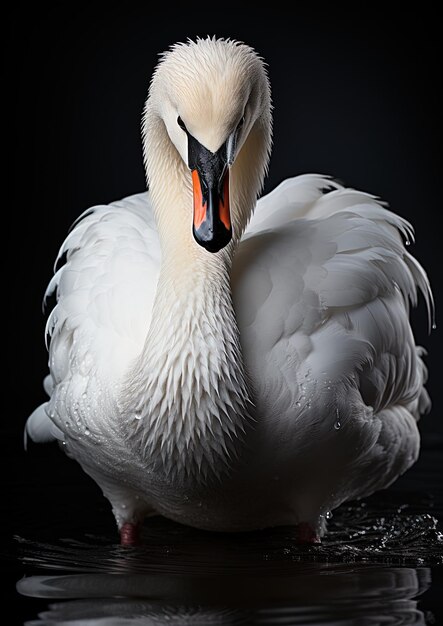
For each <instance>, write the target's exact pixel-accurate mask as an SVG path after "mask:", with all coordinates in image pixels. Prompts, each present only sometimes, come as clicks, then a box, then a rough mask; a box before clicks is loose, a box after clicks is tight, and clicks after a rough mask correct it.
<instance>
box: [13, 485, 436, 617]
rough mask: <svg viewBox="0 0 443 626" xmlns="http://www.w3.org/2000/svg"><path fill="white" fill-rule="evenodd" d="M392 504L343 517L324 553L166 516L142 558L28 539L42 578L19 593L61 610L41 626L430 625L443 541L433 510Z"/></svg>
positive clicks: (355, 509) (24, 583)
mask: <svg viewBox="0 0 443 626" xmlns="http://www.w3.org/2000/svg"><path fill="white" fill-rule="evenodd" d="M389 498H390V501H389V503H388V502H386V501H385V502H383V501H382V500H380V497H378V499H377V500H376V501H374V500H373V501H369V504H368V503H365V502H362V503H354V504H351V505H346V506H343V507H341V508H340V509H339V510H338V511H336V512H334V517H333V519H332V520H330V524H329V533H328V535H327V537H326V538H325V540H324V541H323V543H322V544H321V545H320V546H299V545H297V544H296V543H295V542H294V530H293V529H292V528H278V529H271V530H267V531H263V532H256V533H244V534H237V535H236V534H230V535H226V534H215V533H207V532H202V531H197V530H194V529H192V528H188V527H185V526H181V525H179V524H174V523H173V522H169V521H168V520H165V519H163V518H153V519H151V520H149V522H148V523H147V524H146V526H145V529H144V537H143V538H144V546H142V547H140V548H121V547H120V546H115V545H114V546H113V545H110V539H109V537H97V536H94V537H89V538H88V539H87V540H86V541H82V542H80V541H74V540H64V541H59V542H58V543H57V544H54V543H51V544H47V543H37V542H32V541H28V540H24V539H19V538H17V539H18V544H19V548H20V550H21V555H20V559H21V561H22V563H23V564H24V565H25V566H26V567H27V568H28V573H29V568H32V570H33V572H32V573H35V574H38V575H32V576H28V577H26V578H22V579H21V580H20V581H19V582H18V583H17V589H18V591H19V593H20V594H22V596H30V597H33V598H47V599H49V600H50V601H51V604H50V606H49V608H48V609H47V610H45V611H44V612H43V613H40V616H39V617H40V619H38V620H36V621H32V622H28V624H33V625H35V626H43V625H44V624H47V625H48V626H49V625H51V626H52V625H54V624H65V623H66V624H70V625H71V626H72V624H74V623H75V625H76V626H91V625H92V624H94V625H100V626H108V625H110V626H117V625H119V626H126V625H135V624H146V625H149V624H174V623H175V624H195V625H197V626H199V625H202V624H207V625H208V626H210V625H213V624H214V625H215V624H227V625H228V624H232V625H237V624H275V625H276V626H278V625H279V624H281V625H283V624H285V625H288V624H307V623H309V624H311V625H315V624H329V625H337V626H345V625H352V626H353V625H354V624H358V625H360V624H364V626H371V625H376V624H377V625H379V624H384V623H395V624H425V623H426V620H425V616H424V615H423V612H422V611H421V610H419V608H417V600H416V598H417V597H419V596H420V594H422V593H423V592H424V591H426V590H427V588H428V587H429V586H430V584H431V570H430V569H429V566H433V565H437V564H439V563H440V564H441V563H442V561H443V559H442V553H443V552H442V547H443V543H442V535H441V533H440V532H439V530H438V528H437V522H436V520H435V518H434V517H433V516H431V515H430V514H428V513H423V512H422V511H423V508H424V507H421V508H420V510H421V512H417V510H415V509H414V507H413V506H412V505H410V504H409V505H407V506H406V505H404V504H398V503H397V504H396V502H395V497H393V495H392V493H391V494H390V495H389ZM402 501H403V502H404V500H402ZM425 510H426V509H425ZM36 570H37V571H36ZM44 570H46V571H48V570H52V572H54V575H42V573H43V571H44ZM55 572H56V573H55ZM62 573H63V575H61V574H62ZM54 602H55V604H53V603H54Z"/></svg>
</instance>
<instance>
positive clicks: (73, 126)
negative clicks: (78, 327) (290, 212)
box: [2, 3, 442, 479]
mask: <svg viewBox="0 0 443 626" xmlns="http://www.w3.org/2000/svg"><path fill="white" fill-rule="evenodd" d="M146 4H147V5H148V4H152V3H146ZM60 6H63V11H62V10H59V9H55V8H54V9H50V8H41V7H38V9H36V8H34V9H29V8H27V9H26V10H25V9H22V8H20V7H19V8H18V9H16V10H15V12H14V13H13V14H12V15H11V16H10V19H9V21H8V22H7V29H8V32H9V34H10V38H9V40H8V42H9V45H8V48H7V50H8V53H7V57H6V73H5V75H4V79H5V78H6V77H8V78H10V83H9V85H10V86H9V85H8V89H7V90H6V92H4V96H3V98H4V101H5V103H6V104H8V105H10V108H9V111H8V113H7V116H6V117H4V118H3V125H4V128H3V131H4V133H5V136H8V137H9V138H10V147H9V148H8V150H7V151H6V156H7V160H8V163H9V165H10V167H11V171H10V174H9V175H8V177H7V179H6V181H5V183H4V188H5V189H7V191H8V196H9V199H8V201H7V207H6V208H7V211H6V214H7V215H8V216H9V219H10V220H11V222H12V223H11V225H10V226H9V228H8V229H7V230H6V232H4V233H3V240H4V243H7V244H8V256H7V260H6V261H5V263H6V265H5V266H4V275H5V276H8V277H11V276H13V282H12V286H11V292H10V293H12V297H11V298H10V303H11V306H12V311H11V313H10V317H9V321H8V322H6V326H5V331H4V334H5V335H6V336H7V338H8V339H9V340H10V342H11V356H10V357H8V358H7V365H8V370H9V373H10V381H9V383H8V387H7V389H6V390H5V397H6V399H7V405H8V410H7V411H6V412H4V414H3V416H2V428H3V429H5V430H6V433H5V438H4V439H3V444H4V446H5V449H6V453H7V454H10V455H11V456H12V457H14V459H15V460H18V462H19V467H20V468H21V469H20V470H19V471H23V472H26V471H28V472H29V471H31V472H32V471H33V470H32V464H30V463H29V459H26V460H25V457H24V453H22V451H21V450H22V448H21V441H22V429H23V424H24V421H25V419H26V417H27V415H28V414H29V413H30V412H31V411H32V409H33V408H34V407H35V406H36V405H37V404H38V403H40V402H42V401H43V400H44V399H45V395H44V393H43V390H42V387H41V381H42V378H43V376H44V374H45V372H46V361H47V355H46V351H45V347H44V341H43V329H44V318H43V316H42V314H41V309H40V303H41V298H42V294H43V291H44V289H45V286H46V284H47V282H48V280H49V278H50V276H51V268H52V263H53V261H54V258H55V256H56V254H57V251H58V248H59V246H60V244H61V242H62V240H63V238H64V236H65V234H66V232H67V230H68V227H69V226H70V224H71V223H72V221H73V220H74V219H75V218H76V216H78V215H79V213H80V212H81V211H83V210H84V209H85V208H87V207H88V206H91V205H93V204H97V203H106V202H109V201H111V200H115V199H118V198H120V197H122V196H125V195H128V194H132V193H135V192H139V191H142V190H143V189H144V185H145V183H144V174H143V169H142V158H141V141H140V133H139V128H140V115H141V110H142V106H143V102H144V99H145V97H146V93H147V88H148V82H149V79H150V75H151V72H152V70H153V68H154V66H155V63H156V59H157V54H158V53H159V52H161V51H163V50H165V49H166V48H167V47H168V46H169V45H170V44H171V43H173V42H175V41H179V40H184V39H186V38H187V37H194V36H195V35H202V36H204V35H206V34H211V35H212V34H217V35H218V36H225V37H232V38H237V39H241V40H244V41H246V42H247V43H249V44H250V45H252V46H253V47H255V48H256V49H257V50H258V51H259V52H260V53H261V55H262V56H263V57H264V58H265V59H266V61H267V62H268V64H269V73H270V77H271V81H272V88H273V102H274V106H275V116H274V117H275V125H274V128H275V133H274V151H273V157H272V161H271V169H270V175H269V179H268V182H267V189H268V190H269V189H271V188H273V187H274V186H275V185H276V184H277V183H278V182H280V181H281V180H282V179H284V178H286V177H288V176H291V175H295V174H299V173H303V172H311V171H312V172H320V173H329V174H332V175H333V176H335V177H337V178H339V179H340V180H342V181H343V182H345V183H346V184H348V185H350V186H353V187H356V188H359V189H363V190H365V191H371V192H373V193H376V194H378V195H380V196H381V197H382V198H384V199H385V200H387V201H388V202H389V204H390V205H391V207H392V208H393V209H394V210H396V211H397V212H399V213H400V214H401V215H403V216H404V217H406V218H407V219H409V220H410V221H411V222H412V223H413V224H414V225H415V227H416V235H417V243H416V245H415V246H413V247H412V248H411V251H412V252H413V253H414V254H415V255H416V256H417V257H418V258H419V260H420V261H421V262H422V263H423V265H424V266H425V268H426V269H427V271H428V273H429V275H430V278H431V281H432V284H433V286H434V290H435V295H436V297H437V313H438V311H439V307H438V299H439V296H440V293H439V290H438V287H439V275H438V273H437V272H438V271H439V266H440V267H441V262H439V261H438V255H439V251H440V246H441V241H440V240H441V236H440V234H439V232H438V230H439V229H438V227H437V226H436V218H437V214H438V213H439V212H440V210H441V208H440V200H439V199H440V187H439V175H438V173H437V156H438V154H439V153H440V151H441V145H442V143H441V140H442V137H441V132H440V131H441V126H440V117H441V110H442V109H441V101H439V98H438V96H439V93H438V88H439V79H440V71H439V68H440V64H439V59H438V46H437V41H438V32H437V24H438V20H437V19H436V18H435V16H433V15H432V14H429V13H426V11H423V14H426V17H417V15H415V14H413V13H412V12H411V13H409V12H408V11H407V9H406V8H405V7H403V8H402V9H401V13H400V14H399V15H397V16H396V17H395V19H389V18H388V17H387V16H386V15H385V14H384V13H383V12H379V11H376V10H375V9H374V11H373V12H371V11H369V10H368V9H364V8H363V7H362V5H361V4H360V5H358V6H356V8H355V13H353V12H349V13H346V14H344V13H340V12H338V10H334V11H333V10H332V9H329V10H327V11H326V12H325V11H324V10H323V9H322V10H321V11H320V10H318V11H317V12H314V11H308V10H307V9H306V8H303V7H302V6H298V5H297V6H294V7H293V10H292V11H291V12H290V13H285V12H281V11H278V10H276V9H275V10H272V8H270V9H269V10H268V11H266V12H265V11H264V10H263V9H259V8H257V7H255V8H253V7H252V6H251V7H250V8H248V9H246V8H245V9H241V8H239V7H238V6H237V7H236V6H235V5H232V4H229V3H218V4H217V3H213V4H211V5H210V6H209V5H208V4H206V5H196V4H193V3H187V4H184V5H182V6H181V7H180V8H178V7H174V6H173V5H170V4H165V9H164V10H163V9H159V8H158V9H156V10H151V9H149V8H148V7H146V8H144V9H136V8H131V7H130V6H128V7H126V6H125V5H124V4H123V3H120V8H119V9H117V8H110V7H108V8H105V7H99V6H98V5H96V4H94V3H89V5H88V6H83V5H82V4H81V3H75V4H74V3H72V4H71V5H69V4H66V3H62V4H60ZM440 308H441V307H440ZM413 317H414V325H415V329H416V335H417V338H418V340H419V342H420V343H422V344H423V345H425V346H426V347H427V348H428V350H429V358H428V364H429V367H430V374H431V376H430V382H429V389H430V391H431V395H432V396H433V400H434V409H433V412H432V414H431V416H429V417H427V418H426V419H423V421H422V430H423V433H424V435H425V440H426V441H427V442H428V443H431V442H432V443H433V444H434V445H435V443H436V441H438V433H439V432H440V433H441V432H442V420H441V419H440V415H439V413H440V410H439V406H441V405H440V398H439V393H438V392H439V382H440V381H439V378H440V374H441V372H440V369H439V347H438V341H439V330H438V329H437V331H436V332H433V333H432V335H431V336H430V337H429V336H428V334H427V328H426V313H425V307H424V305H423V303H422V304H421V305H420V308H419V309H418V311H416V312H414V314H413ZM437 322H438V315H437ZM6 437H7V438H8V439H6ZM7 442H8V443H7ZM54 458H57V459H58V457H54ZM55 462H57V463H60V464H61V463H63V462H65V461H64V459H62V456H61V455H60V460H56V461H55ZM79 479H80V474H79Z"/></svg>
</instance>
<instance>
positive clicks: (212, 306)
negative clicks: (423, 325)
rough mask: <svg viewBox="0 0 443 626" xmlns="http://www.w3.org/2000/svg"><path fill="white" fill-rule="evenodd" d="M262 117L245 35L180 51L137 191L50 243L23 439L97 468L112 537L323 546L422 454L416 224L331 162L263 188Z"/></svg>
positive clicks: (260, 78) (174, 52)
mask: <svg viewBox="0 0 443 626" xmlns="http://www.w3.org/2000/svg"><path fill="white" fill-rule="evenodd" d="M271 128H272V121H271V95H270V86H269V80H268V75H267V71H266V68H265V64H264V62H263V60H262V59H261V57H259V56H258V54H257V53H256V52H255V51H254V50H253V49H252V48H250V47H249V46H247V45H246V44H243V43H240V42H237V41H233V40H225V39H217V38H206V39H197V40H196V41H191V40H189V41H187V42H186V43H178V44H175V45H174V46H173V47H172V48H170V49H169V50H168V51H167V52H166V53H164V55H163V56H162V57H161V59H160V61H159V63H158V65H157V67H156V69H155V72H154V74H153V78H152V81H151V84H150V89H149V94H148V98H147V101H146V105H145V108H144V115H143V128H142V134H143V149H144V162H145V168H146V175H147V180H148V184H149V191H148V192H147V193H142V194H138V195H133V196H131V197H128V198H125V199H123V200H120V201H118V202H112V203H111V204H109V205H106V206H102V205H101V206H95V207H93V208H91V209H89V210H87V211H86V212H85V213H83V215H82V216H81V217H80V218H79V220H77V222H76V223H75V225H74V227H73V229H72V230H71V232H70V234H69V235H68V237H67V239H66V240H65V242H64V243H63V245H62V247H61V249H60V252H59V255H58V261H59V264H61V267H60V268H59V269H58V270H57V271H56V272H55V274H54V276H53V278H52V280H51V281H50V283H49V286H48V289H47V292H46V297H47V296H49V295H51V294H54V293H55V294H56V305H55V307H54V308H53V310H52V312H51V313H50V315H49V318H48V322H47V329H46V330H47V336H48V337H49V338H50V345H49V375H48V376H47V377H46V379H45V382H44V386H45V389H46V391H47V393H48V396H49V399H48V401H47V402H45V403H44V404H42V405H41V406H40V407H38V408H37V409H36V410H35V411H34V413H33V414H32V415H31V416H30V417H29V418H28V421H27V423H26V427H25V436H26V437H30V438H31V439H32V440H34V441H36V442H45V441H58V442H59V444H60V447H61V448H62V449H64V451H65V452H66V454H67V455H68V456H70V457H72V458H73V459H75V460H76V461H77V462H78V463H79V464H80V465H81V467H82V468H83V470H84V471H85V472H86V473H87V474H88V475H89V476H91V477H92V478H93V479H94V480H95V481H96V483H97V484H98V485H99V487H100V488H101V490H102V492H103V494H104V495H105V497H106V498H107V499H108V500H109V502H110V504H111V506H112V510H113V513H114V516H115V520H116V523H117V527H118V529H119V531H120V539H121V543H122V544H129V545H130V544H134V543H136V542H137V540H138V532H139V529H140V525H141V524H142V522H143V520H144V519H145V518H146V517H148V516H150V515H158V514H161V515H164V516H166V517H168V518H170V519H172V520H176V521H178V522H181V523H184V524H188V525H191V526H194V527H197V528H201V529H207V530H215V531H247V530H253V529H261V528H265V527H272V526H278V525H294V526H296V527H297V529H298V537H299V540H300V541H308V542H316V541H319V540H320V539H321V537H322V536H323V534H324V533H325V530H326V525H327V522H326V520H327V518H328V516H329V512H330V511H331V510H332V509H334V508H336V507H337V506H339V505H340V504H341V503H342V502H344V501H346V500H349V499H354V498H361V497H363V496H367V495H369V494H371V493H372V492H374V491H376V490H378V489H382V488H385V487H387V486H388V485H390V484H391V483H392V482H393V481H394V480H395V479H396V478H397V477H398V476H399V475H400V474H402V473H403V472H405V471H406V470H407V469H408V468H409V467H410V466H411V465H412V464H413V463H414V462H415V460H416V459H417V456H418V453H419V442H420V438H419V431H418V428H417V420H418V419H419V416H420V414H422V413H424V412H425V411H426V410H427V409H428V408H429V405H430V401H429V397H428V395H427V392H426V390H425V388H424V383H425V382H426V368H425V365H424V363H423V360H422V356H423V349H422V348H420V347H418V346H416V345H415V341H414V337H413V334H412V330H411V326H410V323H409V306H410V303H412V305H415V304H416V300H417V293H418V292H419V291H421V292H422V293H423V294H424V297H425V300H426V302H427V305H428V312H429V315H430V316H431V315H432V306H433V302H432V294H431V290H430V286H429V282H428V279H427V276H426V273H425V272H424V270H423V269H422V267H421V266H420V265H419V263H418V262H417V261H416V260H415V259H414V257H413V256H412V255H411V254H410V253H409V251H408V250H407V248H406V247H405V244H408V243H409V242H410V241H411V239H412V237H413V230H412V227H411V225H410V224H409V223H408V222H407V221H405V220H404V219H403V218H401V217H399V216H398V215H396V214H394V213H393V212H390V211H389V210H388V209H387V208H386V206H385V205H384V204H383V203H381V202H380V201H379V200H378V199H377V198H376V197H375V196H373V195H370V194H368V193H363V192H360V191H355V190H354V189H349V188H345V187H343V186H342V185H340V184H338V183H337V182H335V181H334V180H332V179H331V178H329V177H326V176H321V175H315V174H308V175H300V176H297V177H295V178H291V179H288V180H285V181H284V182H283V183H281V184H280V185H279V186H278V187H277V188H276V189H275V190H274V191H272V192H271V193H270V194H268V195H266V196H264V197H262V198H261V199H259V200H258V201H257V198H258V195H259V193H260V191H261V189H262V185H263V181H264V178H265V175H266V172H267V167H268V160H269V156H270V151H271V134H272V131H271Z"/></svg>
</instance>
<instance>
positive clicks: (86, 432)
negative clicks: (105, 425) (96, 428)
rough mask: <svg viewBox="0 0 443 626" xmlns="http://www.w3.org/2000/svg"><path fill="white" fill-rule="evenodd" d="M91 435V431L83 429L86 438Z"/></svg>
mask: <svg viewBox="0 0 443 626" xmlns="http://www.w3.org/2000/svg"><path fill="white" fill-rule="evenodd" d="M90 434H91V431H90V430H89V428H85V435H86V436H88V435H90Z"/></svg>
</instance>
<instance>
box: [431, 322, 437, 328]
mask: <svg viewBox="0 0 443 626" xmlns="http://www.w3.org/2000/svg"><path fill="white" fill-rule="evenodd" d="M436 328H437V324H436V323H435V322H432V330H435V329H436Z"/></svg>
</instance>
